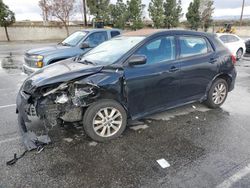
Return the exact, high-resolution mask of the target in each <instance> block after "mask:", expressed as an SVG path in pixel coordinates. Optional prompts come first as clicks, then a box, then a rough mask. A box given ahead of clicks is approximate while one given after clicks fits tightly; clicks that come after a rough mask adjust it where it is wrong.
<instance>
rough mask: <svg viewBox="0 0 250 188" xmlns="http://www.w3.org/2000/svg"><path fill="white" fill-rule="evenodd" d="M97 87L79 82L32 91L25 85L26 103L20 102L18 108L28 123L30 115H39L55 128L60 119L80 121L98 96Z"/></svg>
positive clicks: (22, 90) (22, 93) (23, 89)
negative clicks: (26, 89) (27, 89)
mask: <svg viewBox="0 0 250 188" xmlns="http://www.w3.org/2000/svg"><path fill="white" fill-rule="evenodd" d="M98 89H99V87H98V86H97V85H95V84H92V83H83V82H79V81H69V82H65V83H61V84H59V85H58V84H57V85H49V86H43V87H40V88H35V89H33V90H34V91H33V93H32V94H31V93H29V92H27V91H25V87H23V88H22V89H21V90H20V95H21V97H22V98H23V99H22V102H21V103H23V104H21V105H18V106H19V108H18V111H19V112H20V113H21V115H22V116H23V117H24V120H25V121H26V122H28V121H29V118H28V116H37V117H39V118H40V119H41V120H43V121H45V122H46V124H49V125H50V126H52V127H53V126H55V125H57V124H60V123H61V122H79V121H81V120H82V117H83V111H84V110H85V108H86V107H87V106H88V105H89V104H91V103H92V102H93V101H94V100H95V99H96V98H97V97H98V94H99V92H98ZM24 101H25V102H24ZM20 108H24V109H21V110H20Z"/></svg>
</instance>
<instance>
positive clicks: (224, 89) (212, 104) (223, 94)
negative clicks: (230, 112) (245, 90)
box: [205, 78, 228, 108]
mask: <svg viewBox="0 0 250 188" xmlns="http://www.w3.org/2000/svg"><path fill="white" fill-rule="evenodd" d="M218 92H219V93H218ZM227 94H228V84H227V82H226V80H224V79H221V78H218V79H216V80H215V81H214V82H213V84H212V85H211V87H210V89H209V92H208V96H207V100H206V101H205V104H206V105H207V106H208V107H209V108H219V107H220V106H221V105H222V104H223V103H224V102H225V100H226V98H227ZM216 96H217V97H216ZM217 99H218V100H217ZM216 100H217V101H216Z"/></svg>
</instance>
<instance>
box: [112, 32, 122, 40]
mask: <svg viewBox="0 0 250 188" xmlns="http://www.w3.org/2000/svg"><path fill="white" fill-rule="evenodd" d="M110 34H111V38H113V37H116V36H118V35H120V34H121V33H120V32H119V31H111V32H110Z"/></svg>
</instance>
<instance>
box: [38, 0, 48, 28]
mask: <svg viewBox="0 0 250 188" xmlns="http://www.w3.org/2000/svg"><path fill="white" fill-rule="evenodd" d="M38 5H39V7H40V8H41V9H42V16H43V23H44V25H46V24H47V23H48V21H49V5H48V0H40V1H39V2H38Z"/></svg>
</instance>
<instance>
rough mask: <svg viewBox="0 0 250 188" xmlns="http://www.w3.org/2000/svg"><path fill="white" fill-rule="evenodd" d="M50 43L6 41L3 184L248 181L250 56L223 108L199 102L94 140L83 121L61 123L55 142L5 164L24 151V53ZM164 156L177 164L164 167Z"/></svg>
mask: <svg viewBox="0 0 250 188" xmlns="http://www.w3.org/2000/svg"><path fill="white" fill-rule="evenodd" d="M45 45H51V43H45V42H43V43H19V44H17V43H10V44H8V43H0V61H1V62H2V65H1V66H0V130H1V131H0V187H1V188H2V187H3V188H8V187H108V188H112V187H114V188H119V187H190V188H194V187H249V185H250V139H249V138H250V120H249V119H250V84H249V82H250V61H247V60H241V61H239V62H238V63H237V66H236V68H237V72H238V76H237V80H236V86H235V89H234V90H233V91H232V92H231V93H229V95H228V98H227V100H226V102H225V104H224V105H223V106H222V107H221V108H220V109H216V110H210V109H208V108H206V107H205V106H203V105H202V104H192V105H187V106H184V107H180V108H177V109H173V110H169V111H166V112H164V113H160V114H155V115H153V116H150V117H147V118H145V119H143V120H141V122H140V124H142V125H141V126H140V127H141V128H140V127H139V129H136V130H134V129H131V128H129V127H128V128H127V130H126V131H125V133H124V134H123V135H122V136H121V137H120V138H118V139H116V140H112V141H110V142H107V143H95V142H93V141H91V139H89V138H88V137H87V136H86V135H85V133H84V131H83V129H82V127H81V126H77V125H70V124H69V125H66V126H64V127H54V128H53V129H52V130H50V132H49V135H50V137H51V139H52V141H53V142H52V144H50V145H48V146H47V147H45V149H44V150H43V151H42V152H41V153H37V152H36V151H31V152H28V153H26V155H25V156H24V157H23V158H22V159H20V160H19V161H18V162H17V163H16V164H15V165H13V166H6V161H8V160H10V159H12V158H13V154H14V153H17V154H21V153H22V152H23V151H24V147H23V145H22V142H21V137H20V134H19V132H18V126H17V115H16V114H15V97H16V94H17V92H18V89H19V87H20V86H21V84H22V82H23V81H24V79H25V78H26V75H24V74H22V72H21V69H20V67H21V64H22V59H23V57H22V54H23V53H24V52H25V50H26V49H28V48H33V47H40V46H45ZM10 52H11V58H10V59H11V60H10V61H8V62H9V63H8V62H7V63H6V58H5V57H7V56H10ZM3 62H4V63H3ZM40 126H41V124H40V123H39V122H37V123H35V124H34V125H31V126H30V129H32V130H33V131H35V132H37V133H38V134H42V130H40ZM131 126H132V125H131ZM137 128H138V127H137ZM159 159H165V160H166V161H167V162H168V163H169V165H170V166H169V167H167V168H162V167H161V166H160V165H159V164H158V163H157V160H159Z"/></svg>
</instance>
